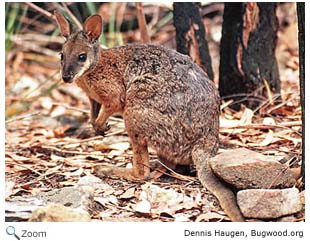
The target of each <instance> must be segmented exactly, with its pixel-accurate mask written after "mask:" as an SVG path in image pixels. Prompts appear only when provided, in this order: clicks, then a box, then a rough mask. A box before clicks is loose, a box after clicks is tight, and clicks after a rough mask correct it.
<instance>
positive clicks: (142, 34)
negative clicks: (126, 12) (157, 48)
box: [136, 2, 151, 43]
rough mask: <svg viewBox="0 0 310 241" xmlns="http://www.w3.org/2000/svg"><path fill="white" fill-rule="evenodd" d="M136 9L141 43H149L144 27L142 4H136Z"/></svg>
mask: <svg viewBox="0 0 310 241" xmlns="http://www.w3.org/2000/svg"><path fill="white" fill-rule="evenodd" d="M136 8H137V17H138V23H139V29H140V38H141V42H143V43H150V42H151V38H150V35H149V33H148V30H147V25H146V21H145V16H144V13H143V8H142V3H141V2H138V3H136Z"/></svg>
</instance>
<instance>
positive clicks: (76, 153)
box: [41, 145, 106, 156]
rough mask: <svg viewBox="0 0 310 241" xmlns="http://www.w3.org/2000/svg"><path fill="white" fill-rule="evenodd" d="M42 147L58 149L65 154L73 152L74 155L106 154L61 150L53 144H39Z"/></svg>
mask: <svg viewBox="0 0 310 241" xmlns="http://www.w3.org/2000/svg"><path fill="white" fill-rule="evenodd" d="M41 147H42V148H44V149H48V150H52V151H58V152H61V153H66V154H75V155H97V156H106V155H105V154H102V153H94V154H92V153H91V152H83V151H68V150H63V149H60V148H57V147H54V146H44V145H42V146H41Z"/></svg>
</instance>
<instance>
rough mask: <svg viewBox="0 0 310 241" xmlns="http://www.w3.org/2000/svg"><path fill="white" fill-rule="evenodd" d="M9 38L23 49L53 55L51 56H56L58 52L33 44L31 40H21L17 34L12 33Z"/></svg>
mask: <svg viewBox="0 0 310 241" xmlns="http://www.w3.org/2000/svg"><path fill="white" fill-rule="evenodd" d="M10 39H11V40H12V41H13V42H14V43H16V44H17V45H20V46H22V47H23V48H25V49H29V50H32V51H34V52H36V53H42V54H45V55H48V56H53V57H56V58H57V57H58V53H57V52H55V51H53V50H50V49H48V48H43V47H41V46H39V45H38V44H35V43H34V42H33V41H31V42H30V41H23V40H22V39H19V38H18V37H17V36H15V35H13V36H11V37H10Z"/></svg>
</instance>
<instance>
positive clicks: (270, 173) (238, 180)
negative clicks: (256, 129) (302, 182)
mask: <svg viewBox="0 0 310 241" xmlns="http://www.w3.org/2000/svg"><path fill="white" fill-rule="evenodd" d="M275 159H276V157H274V156H266V155H263V154H260V153H257V152H254V151H251V150H248V149H245V148H239V149H234V150H229V151H225V152H223V153H221V154H219V155H217V156H215V157H214V158H212V159H210V166H211V168H212V170H213V172H214V173H215V174H216V175H217V176H218V177H219V178H221V179H222V180H224V181H225V182H227V183H228V184H230V185H232V186H233V187H234V188H236V189H238V190H241V189H253V188H261V189H264V188H265V189H274V188H288V187H293V186H294V185H295V183H296V180H295V178H294V173H293V172H292V171H291V170H290V169H289V168H288V167H287V166H286V165H284V164H281V163H280V162H278V161H276V160H275Z"/></svg>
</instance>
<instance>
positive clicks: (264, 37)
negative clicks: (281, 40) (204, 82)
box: [219, 3, 280, 108]
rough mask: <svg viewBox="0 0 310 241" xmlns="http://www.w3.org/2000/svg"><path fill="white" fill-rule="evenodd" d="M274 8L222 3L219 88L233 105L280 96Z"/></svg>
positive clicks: (265, 5) (260, 101)
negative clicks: (223, 5) (233, 102)
mask: <svg viewBox="0 0 310 241" xmlns="http://www.w3.org/2000/svg"><path fill="white" fill-rule="evenodd" d="M275 10H276V3H225V8H224V16H223V25H222V39H221V50H220V58H221V59H220V73H219V89H220V94H221V96H222V98H224V99H233V100H234V101H235V104H234V105H233V107H234V108H239V106H240V103H242V102H243V103H245V104H246V105H248V106H249V107H252V108H254V107H257V106H258V105H259V104H261V103H262V102H263V101H266V100H268V99H269V100H272V98H274V99H275V98H276V97H279V96H280V80H279V72H278V65H277V61H276V58H275V47H276V41H277V29H278V20H277V18H276V15H275ZM272 93H273V94H275V95H274V96H273V97H271V96H272Z"/></svg>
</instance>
